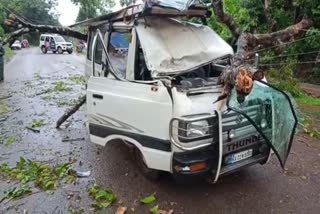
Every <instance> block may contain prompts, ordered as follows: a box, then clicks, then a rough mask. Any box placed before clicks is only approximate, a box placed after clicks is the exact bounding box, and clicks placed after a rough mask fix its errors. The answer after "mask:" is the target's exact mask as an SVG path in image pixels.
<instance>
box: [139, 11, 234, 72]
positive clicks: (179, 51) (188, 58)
mask: <svg viewBox="0 0 320 214" xmlns="http://www.w3.org/2000/svg"><path fill="white" fill-rule="evenodd" d="M137 33H138V37H139V40H140V43H141V46H142V49H143V51H144V55H145V59H146V64H147V67H148V69H149V70H150V71H151V72H152V76H153V77H157V76H161V75H168V74H177V73H180V72H185V71H189V70H193V69H195V68H197V67H200V66H202V65H205V64H208V63H210V62H211V61H213V60H215V59H217V58H220V57H223V56H227V55H232V54H233V50H232V48H231V46H230V45H228V44H227V43H226V42H225V41H224V40H223V39H222V38H221V37H220V36H219V35H218V34H217V33H216V32H214V31H213V30H212V29H211V28H209V27H208V26H203V25H196V24H193V23H187V22H180V21H177V20H175V19H171V18H157V17H149V18H147V19H146V23H141V22H140V23H139V25H138V26H137Z"/></svg>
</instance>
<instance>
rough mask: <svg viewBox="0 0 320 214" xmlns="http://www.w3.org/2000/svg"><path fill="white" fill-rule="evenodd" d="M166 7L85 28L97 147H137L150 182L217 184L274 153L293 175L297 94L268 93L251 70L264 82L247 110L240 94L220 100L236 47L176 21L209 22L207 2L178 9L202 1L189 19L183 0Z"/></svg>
mask: <svg viewBox="0 0 320 214" xmlns="http://www.w3.org/2000/svg"><path fill="white" fill-rule="evenodd" d="M146 2H147V3H148V2H149V1H146ZM152 2H155V1H152ZM157 2H158V4H160V5H157V4H156V3H154V4H147V3H146V4H137V5H134V6H133V7H130V10H128V9H123V10H121V11H119V12H115V13H113V14H108V16H102V17H97V18H95V19H92V20H86V21H84V22H82V23H81V24H83V25H86V26H89V27H88V29H89V31H88V51H87V61H86V76H87V79H88V81H87V98H86V103H87V113H88V119H89V122H88V129H89V134H90V139H91V141H92V142H93V143H96V144H99V145H101V146H105V145H106V144H108V143H109V142H112V141H114V140H117V141H115V142H117V143H125V144H126V145H129V146H130V147H131V148H134V151H135V156H136V160H137V161H138V166H139V167H140V169H141V172H142V173H143V174H144V175H145V176H146V177H148V178H151V179H157V178H158V177H159V175H160V172H161V171H165V172H169V173H171V174H173V176H174V177H175V178H182V179H185V178H186V177H195V176H196V177H207V176H211V177H212V178H213V181H214V182H216V181H217V180H218V179H219V178H220V177H222V176H224V175H227V174H229V173H232V172H235V171H237V170H239V169H242V168H243V167H248V166H252V165H255V164H265V163H267V162H268V160H269V159H270V157H271V154H272V151H274V153H275V154H276V156H277V157H278V159H279V162H280V164H281V166H282V167H284V165H285V163H286V160H287V157H288V155H289V153H290V149H291V144H292V140H293V136H294V133H295V129H296V125H297V118H296V115H295V111H294V108H293V106H292V103H291V101H290V99H289V97H288V95H287V94H285V93H284V92H283V91H281V90H279V89H277V88H275V87H273V86H271V85H269V84H267V83H266V79H265V77H264V74H263V72H262V71H261V70H259V69H258V68H257V67H244V68H245V69H248V71H249V72H250V73H251V74H252V75H253V76H257V77H259V78H258V79H255V80H254V83H253V88H252V91H251V92H250V93H249V94H247V95H246V97H245V99H244V100H242V101H241V102H240V103H239V100H238V97H237V91H236V88H233V89H232V90H231V92H230V94H228V96H226V97H225V99H221V100H219V101H217V100H218V98H219V97H220V96H221V95H222V94H223V93H224V85H223V83H222V82H221V81H220V79H221V76H223V75H224V74H225V72H226V71H228V69H229V68H230V67H231V66H230V65H231V64H232V61H233V55H234V52H233V49H232V47H231V46H230V45H229V44H227V43H226V42H225V41H224V40H223V39H222V38H221V37H220V36H219V35H218V34H217V33H216V32H214V31H213V30H212V29H211V28H210V27H209V26H206V23H205V21H204V22H203V24H195V23H191V22H187V21H183V20H184V19H182V20H179V19H175V18H176V17H178V16H186V15H187V16H188V17H202V18H203V17H206V16H208V11H207V8H206V7H205V6H203V5H202V4H200V3H197V2H198V1H189V0H181V1H179V2H180V3H181V2H182V3H183V2H195V3H194V5H192V7H190V9H188V10H179V8H180V6H179V5H178V3H179V2H178V1H174V2H175V3H172V1H157ZM161 2H163V3H161ZM170 2H171V3H170ZM199 2H200V1H199ZM180 3H179V4H180ZM182 3H181V4H182ZM167 4H172V5H171V6H167ZM199 4H200V5H199ZM176 8H178V9H176ZM128 13H129V14H128ZM130 13H132V14H130ZM127 17H131V18H132V19H134V20H131V21H128V20H127ZM204 20H206V19H204ZM249 68H250V69H249ZM238 75H239V74H238ZM262 170H263V169H262Z"/></svg>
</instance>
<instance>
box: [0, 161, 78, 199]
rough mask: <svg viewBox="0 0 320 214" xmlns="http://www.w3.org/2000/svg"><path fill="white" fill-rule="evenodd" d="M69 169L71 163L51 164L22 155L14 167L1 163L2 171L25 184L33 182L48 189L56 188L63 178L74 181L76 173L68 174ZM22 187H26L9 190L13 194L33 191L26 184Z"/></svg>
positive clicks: (0, 169) (41, 187) (0, 168)
mask: <svg viewBox="0 0 320 214" xmlns="http://www.w3.org/2000/svg"><path fill="white" fill-rule="evenodd" d="M69 169H70V164H69V163H62V164H59V165H57V166H50V165H47V164H41V163H37V162H35V161H32V160H26V159H24V158H23V157H20V159H19V161H18V162H17V163H16V166H15V167H13V168H10V167H9V166H8V164H6V163H4V164H1V165H0V172H2V173H4V174H6V175H8V176H9V177H12V178H14V179H17V180H18V181H19V182H20V183H21V184H23V185H25V184H27V183H29V182H33V184H34V185H35V186H37V187H39V188H40V189H42V190H46V191H47V190H53V189H55V188H56V187H57V186H58V183H59V182H60V181H61V180H67V181H69V182H72V181H74V179H75V177H74V175H69V174H68V172H69ZM22 187H24V188H18V189H14V190H8V192H11V193H10V194H13V195H19V194H25V193H27V192H29V190H30V191H31V189H30V188H29V189H28V188H26V186H22ZM10 197H11V195H10Z"/></svg>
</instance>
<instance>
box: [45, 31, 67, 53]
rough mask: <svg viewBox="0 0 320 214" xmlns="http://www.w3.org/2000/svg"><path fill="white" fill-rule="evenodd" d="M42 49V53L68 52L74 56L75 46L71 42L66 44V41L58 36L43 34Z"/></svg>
mask: <svg viewBox="0 0 320 214" xmlns="http://www.w3.org/2000/svg"><path fill="white" fill-rule="evenodd" d="M39 43H40V45H39V47H40V49H41V51H42V53H44V54H46V53H47V52H48V51H52V52H53V53H57V52H58V53H59V54H63V53H64V52H68V53H69V54H72V52H73V44H72V43H71V42H66V40H65V39H64V38H63V37H62V36H60V35H57V34H41V35H40V42H39Z"/></svg>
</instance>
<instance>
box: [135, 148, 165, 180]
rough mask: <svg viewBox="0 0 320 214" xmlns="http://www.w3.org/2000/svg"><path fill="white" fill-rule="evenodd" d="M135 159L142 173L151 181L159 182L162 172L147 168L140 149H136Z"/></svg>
mask: <svg viewBox="0 0 320 214" xmlns="http://www.w3.org/2000/svg"><path fill="white" fill-rule="evenodd" d="M134 154H135V159H136V162H137V165H138V167H139V170H140V171H141V173H142V174H143V175H144V176H145V177H146V178H147V179H149V180H151V181H157V180H159V178H160V171H158V170H155V169H150V168H148V167H147V165H146V163H145V160H144V157H143V155H142V153H141V152H140V150H139V149H137V148H135V150H134Z"/></svg>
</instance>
